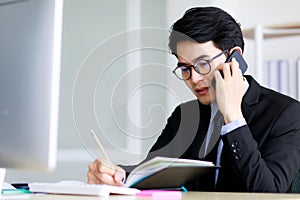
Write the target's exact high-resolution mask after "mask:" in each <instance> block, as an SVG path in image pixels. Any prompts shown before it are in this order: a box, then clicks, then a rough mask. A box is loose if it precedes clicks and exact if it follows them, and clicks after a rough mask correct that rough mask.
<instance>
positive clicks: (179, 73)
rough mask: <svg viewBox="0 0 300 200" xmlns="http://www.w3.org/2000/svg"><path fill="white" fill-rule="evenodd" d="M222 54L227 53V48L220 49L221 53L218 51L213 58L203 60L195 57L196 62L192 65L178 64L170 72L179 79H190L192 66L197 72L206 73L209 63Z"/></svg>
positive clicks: (208, 70) (209, 67)
mask: <svg viewBox="0 0 300 200" xmlns="http://www.w3.org/2000/svg"><path fill="white" fill-rule="evenodd" d="M222 54H227V50H225V51H222V52H221V53H219V54H218V55H216V56H214V57H213V58H211V59H209V60H205V59H203V58H200V59H197V60H196V62H195V63H194V65H189V66H186V65H184V64H178V66H177V67H176V68H175V69H174V70H173V71H172V72H173V73H174V74H175V75H176V77H177V78H179V79H180V80H188V79H190V78H191V75H192V68H194V70H195V71H196V72H197V73H199V74H202V75H206V74H208V73H209V72H210V71H211V66H210V63H211V62H212V61H213V60H214V59H216V58H218V57H220V56H221V55H222Z"/></svg>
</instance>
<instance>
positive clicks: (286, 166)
mask: <svg viewBox="0 0 300 200" xmlns="http://www.w3.org/2000/svg"><path fill="white" fill-rule="evenodd" d="M245 77H246V78H247V80H248V83H249V88H248V90H247V92H246V94H245V95H244V97H243V101H242V112H243V115H244V118H245V119H246V122H247V125H245V126H242V127H240V128H237V129H235V130H233V131H231V132H229V133H228V134H226V135H224V136H222V137H221V139H222V140H223V143H224V147H223V150H222V156H221V166H222V168H221V170H220V172H219V178H218V182H217V185H216V187H215V186H214V184H211V183H210V184H208V183H209V182H211V181H212V180H213V179H214V177H211V179H210V180H195V181H193V182H191V183H187V185H186V186H187V187H188V189H190V190H209V191H235V192H286V191H287V190H288V187H289V185H290V184H291V181H292V179H293V177H294V176H295V174H296V172H297V171H298V169H299V168H300V103H299V102H298V101H296V100H294V99H292V98H290V97H288V96H285V95H282V94H280V93H278V92H275V91H272V90H269V89H267V88H264V87H262V86H260V85H259V84H258V83H257V82H256V81H255V80H254V79H253V78H252V77H251V76H245ZM209 119H210V105H206V106H205V105H201V104H200V103H199V101H198V100H194V101H190V102H187V103H184V104H181V105H180V106H178V107H177V108H176V109H175V110H174V112H173V113H172V115H171V117H170V118H169V119H168V122H167V125H166V127H165V129H164V130H163V132H162V134H161V135H160V136H159V138H158V139H157V141H156V143H155V144H154V146H153V147H152V149H151V151H150V153H149V155H148V157H147V158H148V159H150V158H152V157H154V156H158V155H159V156H169V157H181V158H189V159H204V160H209V161H213V162H215V161H216V155H217V146H218V143H217V144H215V145H214V146H213V148H212V149H211V151H210V152H209V153H208V155H206V156H205V157H204V158H202V157H203V155H200V154H201V153H200V154H199V151H200V148H201V147H202V145H203V144H204V143H203V141H204V138H205V135H206V132H207V129H208V124H209ZM206 183H207V184H206Z"/></svg>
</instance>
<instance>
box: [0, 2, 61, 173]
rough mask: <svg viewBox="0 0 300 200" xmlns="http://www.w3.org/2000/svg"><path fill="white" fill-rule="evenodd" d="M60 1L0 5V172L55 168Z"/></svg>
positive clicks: (59, 56) (59, 55)
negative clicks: (0, 169)
mask: <svg viewBox="0 0 300 200" xmlns="http://www.w3.org/2000/svg"><path fill="white" fill-rule="evenodd" d="M62 19H63V0H0V69H1V71H0V167H1V168H12V169H29V170H33V171H49V170H51V169H54V168H55V166H56V153H57V135H58V114H59V88H60V85H59V83H60V66H61V59H60V58H61V37H62Z"/></svg>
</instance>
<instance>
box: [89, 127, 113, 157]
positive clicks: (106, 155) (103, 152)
mask: <svg viewBox="0 0 300 200" xmlns="http://www.w3.org/2000/svg"><path fill="white" fill-rule="evenodd" d="M90 132H91V134H92V136H93V137H94V139H95V141H96V143H97V145H98V147H99V149H100V151H101V152H102V154H103V155H104V157H105V159H106V160H107V161H109V162H111V160H110V158H109V156H108V154H107V153H106V151H105V149H104V147H103V146H102V144H101V142H100V140H99V139H98V137H97V135H96V133H95V131H94V130H91V131H90Z"/></svg>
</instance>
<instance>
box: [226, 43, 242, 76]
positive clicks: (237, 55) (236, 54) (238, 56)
mask: <svg viewBox="0 0 300 200" xmlns="http://www.w3.org/2000/svg"><path fill="white" fill-rule="evenodd" d="M232 58H235V59H236V61H237V62H238V63H239V65H240V69H241V70H242V73H243V74H244V73H245V71H246V70H247V68H248V65H247V63H246V61H245V60H244V58H243V56H242V55H241V54H240V52H238V50H236V49H235V50H233V52H232V53H231V54H230V55H229V56H228V57H227V59H226V61H225V63H228V62H231V60H232Z"/></svg>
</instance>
